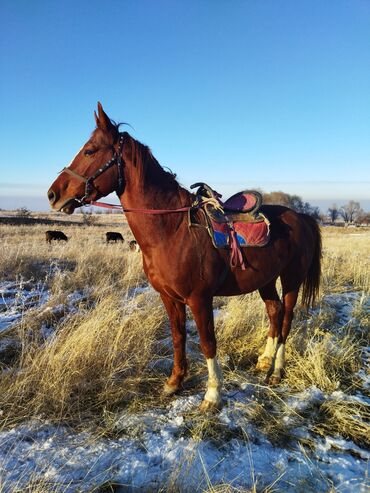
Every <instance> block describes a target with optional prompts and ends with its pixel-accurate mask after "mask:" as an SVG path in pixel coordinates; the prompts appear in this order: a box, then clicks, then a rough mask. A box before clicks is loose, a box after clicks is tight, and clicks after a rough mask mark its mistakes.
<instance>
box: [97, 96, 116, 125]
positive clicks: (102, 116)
mask: <svg viewBox="0 0 370 493" xmlns="http://www.w3.org/2000/svg"><path fill="white" fill-rule="evenodd" d="M94 114H95V121H96V125H97V126H98V127H99V128H101V129H102V130H106V131H110V130H112V129H113V128H114V127H113V125H112V123H111V121H110V118H109V116H108V115H107V114H106V113H105V111H104V110H103V106H102V104H101V103H100V101H98V116H97V115H96V113H95V112H94Z"/></svg>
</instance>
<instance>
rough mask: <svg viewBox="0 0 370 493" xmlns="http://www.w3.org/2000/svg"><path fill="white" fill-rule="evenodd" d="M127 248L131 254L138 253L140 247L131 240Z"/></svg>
mask: <svg viewBox="0 0 370 493" xmlns="http://www.w3.org/2000/svg"><path fill="white" fill-rule="evenodd" d="M128 247H129V249H130V250H131V251H132V252H140V247H139V245H138V244H137V241H136V240H131V241H130V243H129V244H128Z"/></svg>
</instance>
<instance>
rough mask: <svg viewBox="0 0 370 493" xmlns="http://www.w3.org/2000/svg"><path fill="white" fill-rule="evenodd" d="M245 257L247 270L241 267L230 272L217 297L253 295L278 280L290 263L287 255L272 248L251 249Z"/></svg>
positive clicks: (218, 290)
mask: <svg viewBox="0 0 370 493" xmlns="http://www.w3.org/2000/svg"><path fill="white" fill-rule="evenodd" d="M285 252H287V251H286V250H285ZM243 257H244V262H245V270H242V269H241V267H237V268H235V269H232V270H229V271H228V273H227V275H226V277H225V280H224V281H223V283H222V284H221V286H220V287H219V288H218V289H217V292H216V293H215V295H216V296H236V295H239V294H247V293H252V292H253V291H256V290H257V289H260V288H262V287H263V286H265V285H266V284H268V283H269V282H271V281H273V280H275V279H277V278H278V277H279V275H280V273H281V271H282V270H283V269H284V268H285V266H286V265H287V262H288V255H287V254H282V252H277V251H276V250H275V249H274V248H272V247H270V248H269V247H261V248H254V249H253V250H252V248H250V249H248V252H247V253H245V252H244V255H243Z"/></svg>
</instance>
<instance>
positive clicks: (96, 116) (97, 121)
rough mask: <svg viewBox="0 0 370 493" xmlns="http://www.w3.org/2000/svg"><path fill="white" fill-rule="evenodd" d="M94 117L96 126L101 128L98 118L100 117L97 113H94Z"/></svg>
mask: <svg viewBox="0 0 370 493" xmlns="http://www.w3.org/2000/svg"><path fill="white" fill-rule="evenodd" d="M94 117H95V122H96V126H97V127H98V126H99V118H98V115H97V114H96V111H94Z"/></svg>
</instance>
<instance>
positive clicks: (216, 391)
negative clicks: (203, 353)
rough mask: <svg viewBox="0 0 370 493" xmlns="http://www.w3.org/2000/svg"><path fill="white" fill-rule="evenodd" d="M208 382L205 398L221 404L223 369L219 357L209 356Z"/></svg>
mask: <svg viewBox="0 0 370 493" xmlns="http://www.w3.org/2000/svg"><path fill="white" fill-rule="evenodd" d="M207 366H208V384H207V392H206V395H205V396H204V400H205V401H208V402H212V403H215V404H219V403H220V402H221V389H222V382H223V377H222V371H221V368H220V366H219V364H218V361H217V358H216V357H214V358H208V359H207Z"/></svg>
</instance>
